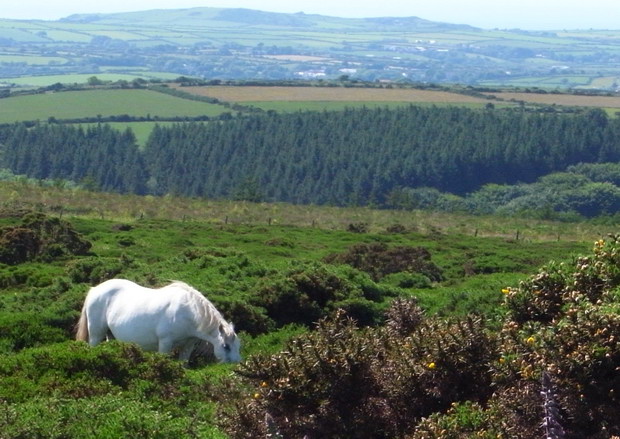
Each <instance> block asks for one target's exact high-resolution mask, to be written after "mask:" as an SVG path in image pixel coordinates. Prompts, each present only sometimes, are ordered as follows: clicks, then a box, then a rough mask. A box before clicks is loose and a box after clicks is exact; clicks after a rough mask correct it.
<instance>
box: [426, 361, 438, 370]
mask: <svg viewBox="0 0 620 439" xmlns="http://www.w3.org/2000/svg"><path fill="white" fill-rule="evenodd" d="M426 367H428V368H429V369H435V367H437V365H436V364H435V362H434V361H431V362H430V363H428V365H427V366H426Z"/></svg>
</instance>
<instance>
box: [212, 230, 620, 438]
mask: <svg viewBox="0 0 620 439" xmlns="http://www.w3.org/2000/svg"><path fill="white" fill-rule="evenodd" d="M619 285H620V238H619V237H617V236H611V237H610V238H609V239H608V240H606V241H604V240H600V241H597V242H596V243H595V246H594V250H593V254H591V255H589V256H584V257H579V258H576V259H575V261H574V263H572V264H568V263H565V264H556V263H552V264H549V265H547V266H545V267H543V268H542V269H541V270H540V271H539V272H538V273H537V274H535V275H533V276H531V277H530V278H529V279H527V280H525V281H523V282H521V283H520V285H519V286H518V287H514V288H505V289H504V290H503V293H504V294H505V308H504V311H505V314H504V317H503V318H502V319H503V320H502V321H501V322H499V324H500V326H501V330H500V331H497V330H496V329H495V330H493V329H492V328H497V326H498V322H494V323H493V325H487V324H486V323H485V322H484V320H482V319H480V318H478V317H473V316H470V317H466V318H461V319H451V320H442V319H439V318H437V317H427V316H424V314H423V313H422V311H421V309H420V308H419V307H418V306H417V304H416V302H415V301H414V300H403V299H397V300H395V301H394V302H393V304H392V306H391V308H390V309H389V310H388V312H387V321H386V324H385V325H384V326H383V327H375V328H365V329H360V328H359V327H357V325H356V324H355V322H354V320H352V319H350V318H349V317H346V316H345V315H344V314H343V313H342V312H340V313H338V314H337V315H336V316H335V317H333V318H331V319H325V320H322V321H321V322H320V323H319V325H318V328H317V329H316V331H313V332H310V333H307V334H304V335H301V336H299V337H297V338H295V339H293V340H292V341H291V342H289V343H288V344H287V345H286V347H285V348H284V349H283V350H282V351H281V352H280V353H278V354H275V355H265V356H260V355H259V356H254V357H251V358H250V359H249V360H248V361H247V362H246V363H244V364H243V365H242V366H241V367H240V368H239V370H238V371H237V372H238V375H239V378H238V380H239V384H238V385H239V386H240V387H239V388H241V389H246V390H245V393H242V394H240V398H241V399H240V400H238V401H236V402H235V403H233V404H231V405H229V406H228V407H226V408H225V410H223V412H222V415H221V416H222V425H223V426H224V428H226V429H227V431H228V432H229V434H230V435H231V437H233V438H250V437H259V436H265V435H268V434H271V435H272V437H276V436H278V435H279V436H278V437H304V435H307V436H308V437H334V438H338V437H342V438H345V437H357V438H388V437H389V438H398V437H401V438H411V439H422V438H424V439H433V438H436V439H439V438H455V439H457V438H458V439H460V438H465V437H481V438H489V439H490V438H505V439H508V438H510V439H513V438H521V439H534V438H540V437H547V438H553V439H560V438H570V439H578V438H585V437H587V438H593V439H608V438H610V437H612V436H618V435H620V417H619V416H618V413H620V397H619V395H620V374H618V368H619V367H620V366H619V365H620V293H619V288H618V287H619ZM498 294H500V293H499V292H498Z"/></svg>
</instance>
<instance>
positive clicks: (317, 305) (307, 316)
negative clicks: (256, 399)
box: [252, 263, 393, 327]
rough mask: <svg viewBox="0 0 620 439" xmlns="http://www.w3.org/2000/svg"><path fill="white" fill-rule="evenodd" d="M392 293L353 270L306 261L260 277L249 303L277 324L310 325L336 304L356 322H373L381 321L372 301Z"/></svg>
mask: <svg viewBox="0 0 620 439" xmlns="http://www.w3.org/2000/svg"><path fill="white" fill-rule="evenodd" d="M392 294H393V290H392V289H390V288H389V287H386V286H381V285H378V284H376V283H375V282H373V281H372V280H371V279H370V278H368V276H367V275H365V274H363V273H360V272H358V271H356V270H351V269H345V270H342V269H340V268H337V267H332V266H329V265H325V264H321V263H307V264H299V265H297V266H294V267H293V268H292V269H290V270H289V271H288V272H285V273H284V274H282V275H280V276H278V277H277V278H275V279H266V280H264V281H263V282H262V283H261V284H260V285H259V287H258V291H257V293H256V296H255V297H253V298H252V304H253V305H255V306H257V307H260V308H263V309H265V313H266V315H267V317H269V319H271V320H272V321H273V322H274V324H275V325H276V326H277V327H280V326H284V325H287V324H291V323H297V324H302V325H306V326H312V325H314V324H315V323H316V322H317V321H318V320H320V319H321V318H323V317H325V316H327V315H329V314H330V313H332V312H333V311H335V310H336V309H338V308H340V307H345V308H349V309H350V310H351V312H352V314H351V316H354V317H358V318H360V324H365V323H373V324H374V323H376V322H378V321H380V320H381V307H380V306H377V305H376V304H373V303H372V302H381V301H383V300H384V299H385V297H387V296H389V295H392Z"/></svg>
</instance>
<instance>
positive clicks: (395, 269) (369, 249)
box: [325, 243, 442, 281]
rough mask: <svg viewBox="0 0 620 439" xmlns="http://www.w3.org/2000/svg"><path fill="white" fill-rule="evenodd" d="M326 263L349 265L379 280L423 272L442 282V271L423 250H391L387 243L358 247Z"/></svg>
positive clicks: (329, 257) (395, 248)
mask: <svg viewBox="0 0 620 439" xmlns="http://www.w3.org/2000/svg"><path fill="white" fill-rule="evenodd" d="M325 261H326V262H329V263H339V264H348V265H351V266H352V267H355V268H357V269H358V270H362V271H365V272H366V273H368V274H370V276H371V277H372V278H373V280H375V281H377V280H379V279H381V278H383V277H385V276H387V275H388V274H392V273H401V272H410V273H421V274H423V275H425V276H426V277H428V278H429V279H431V280H432V281H440V280H442V271H441V269H440V268H439V267H438V266H436V265H435V264H434V263H433V262H432V261H431V254H430V252H429V251H428V250H426V249H425V248H422V247H405V246H400V247H392V248H390V247H388V246H387V244H384V243H372V244H356V245H354V246H352V247H350V248H349V250H347V251H346V252H344V253H341V254H333V255H330V256H328V257H326V258H325Z"/></svg>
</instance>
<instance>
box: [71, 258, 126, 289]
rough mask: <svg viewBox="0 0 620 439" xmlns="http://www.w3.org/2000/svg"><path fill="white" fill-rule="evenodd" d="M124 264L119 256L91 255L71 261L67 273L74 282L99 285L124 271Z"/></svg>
mask: <svg viewBox="0 0 620 439" xmlns="http://www.w3.org/2000/svg"><path fill="white" fill-rule="evenodd" d="M124 268H126V267H124V266H123V264H122V263H121V261H120V260H119V259H117V258H104V257H97V256H91V257H87V258H83V259H78V260H75V261H73V262H71V263H70V264H69V265H68V267H67V275H68V276H69V278H70V279H71V281H72V282H75V283H89V284H91V285H97V284H99V283H101V282H103V281H105V280H108V279H112V278H113V277H115V276H118V275H119V274H120V273H122V271H123V269H124Z"/></svg>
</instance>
